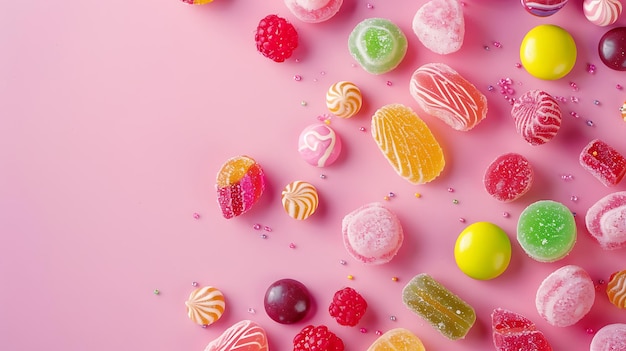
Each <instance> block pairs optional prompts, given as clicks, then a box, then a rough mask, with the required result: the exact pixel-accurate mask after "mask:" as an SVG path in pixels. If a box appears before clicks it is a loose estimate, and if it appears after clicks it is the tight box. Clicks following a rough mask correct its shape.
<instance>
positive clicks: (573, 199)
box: [569, 195, 578, 202]
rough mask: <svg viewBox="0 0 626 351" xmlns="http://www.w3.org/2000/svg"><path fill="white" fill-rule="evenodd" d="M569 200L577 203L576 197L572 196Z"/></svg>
mask: <svg viewBox="0 0 626 351" xmlns="http://www.w3.org/2000/svg"><path fill="white" fill-rule="evenodd" d="M569 199H570V200H572V201H574V202H576V201H578V196H576V195H572V196H571V197H570V198H569Z"/></svg>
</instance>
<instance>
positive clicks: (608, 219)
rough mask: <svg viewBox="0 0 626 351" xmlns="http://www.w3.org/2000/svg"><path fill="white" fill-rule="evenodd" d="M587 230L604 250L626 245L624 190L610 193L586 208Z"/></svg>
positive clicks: (625, 196)
mask: <svg viewBox="0 0 626 351" xmlns="http://www.w3.org/2000/svg"><path fill="white" fill-rule="evenodd" d="M585 225H586V226H587V230H588V231H589V233H590V234H591V236H593V237H594V238H595V239H596V240H597V241H598V244H600V247H602V248H603V249H605V250H613V249H619V248H622V247H626V191H619V192H615V193H611V194H609V195H606V196H605V197H603V198H601V199H600V200H598V202H596V203H595V204H593V206H591V207H590V208H589V210H587V214H586V215H585Z"/></svg>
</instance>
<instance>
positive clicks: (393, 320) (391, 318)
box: [389, 316, 397, 322]
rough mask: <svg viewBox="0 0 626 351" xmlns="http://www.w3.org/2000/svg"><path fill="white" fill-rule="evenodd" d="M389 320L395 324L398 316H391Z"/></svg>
mask: <svg viewBox="0 0 626 351" xmlns="http://www.w3.org/2000/svg"><path fill="white" fill-rule="evenodd" d="M389 319H390V320H391V321H392V322H395V321H396V320H397V318H396V316H389Z"/></svg>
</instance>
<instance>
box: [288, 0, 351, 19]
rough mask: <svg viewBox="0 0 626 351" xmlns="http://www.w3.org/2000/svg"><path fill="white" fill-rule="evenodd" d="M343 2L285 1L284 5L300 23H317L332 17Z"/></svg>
mask: <svg viewBox="0 0 626 351" xmlns="http://www.w3.org/2000/svg"><path fill="white" fill-rule="evenodd" d="M342 4H343V0H285V5H287V8H288V9H289V11H291V13H293V15H294V16H296V18H298V19H299V20H300V21H303V22H308V23H319V22H324V21H326V20H329V19H330V18H331V17H333V16H334V15H335V14H337V12H338V11H339V9H340V8H341V5H342Z"/></svg>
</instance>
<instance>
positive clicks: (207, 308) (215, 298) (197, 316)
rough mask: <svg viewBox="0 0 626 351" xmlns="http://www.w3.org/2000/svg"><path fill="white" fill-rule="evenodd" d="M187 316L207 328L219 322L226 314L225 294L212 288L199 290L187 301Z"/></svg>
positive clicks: (192, 293) (190, 295)
mask: <svg viewBox="0 0 626 351" xmlns="http://www.w3.org/2000/svg"><path fill="white" fill-rule="evenodd" d="M185 305H186V306H187V316H188V317H189V319H191V320H192V321H194V322H195V323H197V324H200V325H203V326H206V325H211V324H213V323H215V322H217V320H218V319H220V318H221V317H222V314H224V309H225V308H226V302H225V301H224V294H222V292H221V291H219V290H218V289H216V288H214V287H212V286H205V287H202V288H197V289H195V290H194V291H192V292H191V294H189V299H187V301H185Z"/></svg>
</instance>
